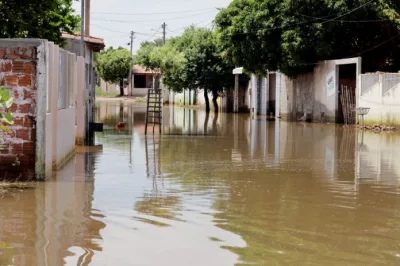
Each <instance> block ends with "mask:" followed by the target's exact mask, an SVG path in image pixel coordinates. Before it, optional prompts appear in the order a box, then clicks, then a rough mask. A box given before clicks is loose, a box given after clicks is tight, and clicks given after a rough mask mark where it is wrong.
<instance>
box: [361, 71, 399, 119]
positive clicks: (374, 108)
mask: <svg viewBox="0 0 400 266" xmlns="http://www.w3.org/2000/svg"><path fill="white" fill-rule="evenodd" d="M359 79H360V84H361V88H360V90H358V91H357V107H368V108H371V109H370V111H369V113H368V115H366V116H365V123H366V124H384V125H393V126H400V74H398V73H372V74H363V75H360V77H359Z"/></svg>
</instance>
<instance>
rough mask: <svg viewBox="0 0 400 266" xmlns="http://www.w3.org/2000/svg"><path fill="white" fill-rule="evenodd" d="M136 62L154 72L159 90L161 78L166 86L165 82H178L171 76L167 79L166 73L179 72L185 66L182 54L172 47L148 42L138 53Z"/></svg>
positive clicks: (143, 44) (156, 86)
mask: <svg viewBox="0 0 400 266" xmlns="http://www.w3.org/2000/svg"><path fill="white" fill-rule="evenodd" d="M135 62H136V63H137V64H140V65H142V66H143V67H145V68H146V69H147V70H150V71H151V72H153V74H154V77H155V89H157V88H159V87H158V86H159V80H160V79H161V77H164V78H165V79H164V84H165V82H167V83H169V84H173V83H174V82H176V81H175V80H173V79H172V78H171V77H170V76H166V77H165V75H166V73H174V72H177V71H179V70H180V69H181V68H182V66H183V63H184V58H183V55H182V53H180V52H179V51H177V50H176V49H174V47H173V46H171V45H164V46H160V44H159V43H157V42H155V43H149V42H146V43H142V47H141V48H140V49H139V51H138V52H137V56H136V58H135ZM173 78H175V77H173ZM166 85H168V84H166Z"/></svg>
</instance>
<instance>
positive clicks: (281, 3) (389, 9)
mask: <svg viewBox="0 0 400 266" xmlns="http://www.w3.org/2000/svg"><path fill="white" fill-rule="evenodd" d="M398 11H399V4H398V1H395V0H390V1H387V0H340V1H337V0H313V1H308V0H297V1H292V0H257V1H256V0H234V1H232V3H231V4H230V5H229V7H228V8H226V9H223V10H221V11H220V13H219V14H218V15H217V17H216V19H215V23H216V26H217V33H218V36H219V39H220V41H221V43H222V44H223V46H224V48H225V49H226V50H227V52H228V55H229V56H231V57H232V58H233V60H234V62H235V63H236V64H237V65H240V66H243V67H244V68H245V69H247V70H249V71H251V72H254V73H259V74H265V73H266V72H267V71H268V70H269V71H274V70H280V71H281V72H283V73H284V74H286V75H288V76H290V77H295V76H297V75H298V74H301V73H305V72H308V71H310V70H312V69H313V68H314V65H315V63H316V62H317V61H320V60H328V59H338V58H348V57H355V56H360V55H362V56H363V68H364V71H370V70H377V69H379V70H388V71H389V70H392V71H393V70H396V71H397V69H398V68H399V66H400V49H399V48H400V47H399V38H398V37H400V36H399V27H398V25H399V22H400V16H399V14H398Z"/></svg>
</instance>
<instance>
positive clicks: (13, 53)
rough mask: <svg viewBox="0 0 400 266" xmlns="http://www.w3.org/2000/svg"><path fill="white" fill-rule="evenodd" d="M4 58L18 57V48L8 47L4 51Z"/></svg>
mask: <svg viewBox="0 0 400 266" xmlns="http://www.w3.org/2000/svg"><path fill="white" fill-rule="evenodd" d="M6 58H7V59H18V58H19V56H18V48H10V49H9V50H8V51H6Z"/></svg>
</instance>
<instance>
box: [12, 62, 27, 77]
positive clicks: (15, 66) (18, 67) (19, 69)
mask: <svg viewBox="0 0 400 266" xmlns="http://www.w3.org/2000/svg"><path fill="white" fill-rule="evenodd" d="M12 71H13V73H14V74H19V73H24V62H21V61H15V60H14V61H13V63H12Z"/></svg>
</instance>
